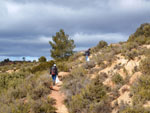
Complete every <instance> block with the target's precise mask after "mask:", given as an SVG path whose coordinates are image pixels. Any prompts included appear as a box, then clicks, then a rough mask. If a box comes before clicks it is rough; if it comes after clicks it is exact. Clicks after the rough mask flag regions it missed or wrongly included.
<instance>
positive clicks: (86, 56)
mask: <svg viewBox="0 0 150 113" xmlns="http://www.w3.org/2000/svg"><path fill="white" fill-rule="evenodd" d="M90 50H91V49H88V50H87V51H85V58H86V61H90V59H89V56H90Z"/></svg>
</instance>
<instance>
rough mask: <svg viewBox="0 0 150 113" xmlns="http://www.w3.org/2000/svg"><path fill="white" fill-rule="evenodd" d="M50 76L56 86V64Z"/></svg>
mask: <svg viewBox="0 0 150 113" xmlns="http://www.w3.org/2000/svg"><path fill="white" fill-rule="evenodd" d="M50 74H51V75H52V80H53V85H55V82H56V77H57V75H58V70H57V67H56V64H54V65H53V66H52V68H51V69H50Z"/></svg>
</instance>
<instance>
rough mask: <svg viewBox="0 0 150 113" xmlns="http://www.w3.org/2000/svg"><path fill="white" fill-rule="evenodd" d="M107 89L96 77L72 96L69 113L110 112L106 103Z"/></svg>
mask: <svg viewBox="0 0 150 113" xmlns="http://www.w3.org/2000/svg"><path fill="white" fill-rule="evenodd" d="M106 92H107V88H106V87H105V86H103V84H102V82H101V79H100V78H99V77H97V78H96V79H94V80H93V82H92V83H91V84H89V85H87V86H86V88H82V89H81V92H80V93H77V94H75V95H73V96H72V98H71V100H70V102H69V104H67V106H68V109H69V111H70V112H71V113H83V112H84V113H102V112H104V113H106V112H110V111H111V107H110V105H109V103H108V99H107V98H108V97H107V93H106Z"/></svg>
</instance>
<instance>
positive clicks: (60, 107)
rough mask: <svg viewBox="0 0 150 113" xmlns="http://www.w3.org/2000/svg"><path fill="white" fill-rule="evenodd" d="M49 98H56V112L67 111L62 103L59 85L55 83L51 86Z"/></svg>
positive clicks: (62, 96) (64, 112) (65, 112)
mask: <svg viewBox="0 0 150 113" xmlns="http://www.w3.org/2000/svg"><path fill="white" fill-rule="evenodd" d="M49 96H50V97H51V98H54V99H55V100H56V105H55V107H56V108H57V111H56V112H57V113H68V110H67V108H66V106H65V105H64V98H65V96H64V94H63V93H62V92H60V85H59V86H58V85H56V86H54V87H53V90H52V92H51V94H50V95H49Z"/></svg>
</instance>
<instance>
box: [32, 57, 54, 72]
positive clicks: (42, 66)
mask: <svg viewBox="0 0 150 113" xmlns="http://www.w3.org/2000/svg"><path fill="white" fill-rule="evenodd" d="M53 64H54V61H53V60H51V61H49V62H43V63H40V64H39V65H37V66H34V67H33V68H32V69H31V72H32V73H36V72H38V71H43V70H47V69H49V68H50V67H52V66H53Z"/></svg>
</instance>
